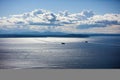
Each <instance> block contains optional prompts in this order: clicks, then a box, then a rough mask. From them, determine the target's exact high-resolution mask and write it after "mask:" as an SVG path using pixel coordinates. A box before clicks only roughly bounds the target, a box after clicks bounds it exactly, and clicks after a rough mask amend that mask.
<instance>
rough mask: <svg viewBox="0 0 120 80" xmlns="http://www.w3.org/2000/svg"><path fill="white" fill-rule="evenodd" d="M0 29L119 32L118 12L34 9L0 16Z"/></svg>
mask: <svg viewBox="0 0 120 80" xmlns="http://www.w3.org/2000/svg"><path fill="white" fill-rule="evenodd" d="M0 30H7V31H10V32H11V31H13V32H14V31H18V32H19V31H24V32H25V31H26V30H27V31H37V32H46V31H49V32H66V33H117V34H120V14H104V15H97V14H95V13H94V12H93V11H82V12H79V13H70V12H68V11H63V12H59V13H53V12H51V11H48V10H43V9H36V10H34V11H31V12H27V13H24V14H19V15H10V16H9V17H1V18H0Z"/></svg>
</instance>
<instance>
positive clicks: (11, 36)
mask: <svg viewBox="0 0 120 80" xmlns="http://www.w3.org/2000/svg"><path fill="white" fill-rule="evenodd" d="M91 36H120V34H66V35H39V34H0V38H29V37H66V38H87V37H91Z"/></svg>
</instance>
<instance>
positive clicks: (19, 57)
mask: <svg viewBox="0 0 120 80" xmlns="http://www.w3.org/2000/svg"><path fill="white" fill-rule="evenodd" d="M85 41H88V43H85ZM119 41H120V38H119V37H90V38H0V68H1V69H4V68H5V69H7V68H8V69H9V68H10V69H11V68H14V69H21V68H22V69H23V68H35V69H36V68H58V69H61V68H62V69H63V68H66V69H78V68H86V69H89V68H101V69H103V68H108V69H109V68H120V64H119V62H120V59H119V57H120V45H119V44H120V42H119ZM62 42H64V43H66V44H65V45H62V44H61V43H62Z"/></svg>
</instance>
